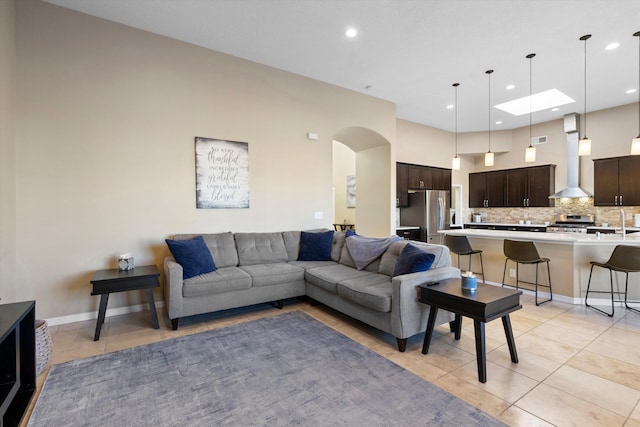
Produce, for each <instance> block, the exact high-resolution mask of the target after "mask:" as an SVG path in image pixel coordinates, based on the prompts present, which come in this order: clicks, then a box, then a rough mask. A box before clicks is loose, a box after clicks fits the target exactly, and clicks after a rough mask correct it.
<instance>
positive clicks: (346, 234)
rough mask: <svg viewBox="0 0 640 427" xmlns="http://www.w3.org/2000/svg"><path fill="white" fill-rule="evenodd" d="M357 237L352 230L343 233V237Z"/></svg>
mask: <svg viewBox="0 0 640 427" xmlns="http://www.w3.org/2000/svg"><path fill="white" fill-rule="evenodd" d="M357 235H358V234H357V233H356V232H355V231H353V230H347V231H346V232H345V233H344V237H351V236H357Z"/></svg>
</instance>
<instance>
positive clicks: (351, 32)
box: [344, 28, 358, 38]
mask: <svg viewBox="0 0 640 427" xmlns="http://www.w3.org/2000/svg"><path fill="white" fill-rule="evenodd" d="M344 35H345V36H347V37H351V38H353V37H355V36H357V35H358V31H357V30H356V29H355V28H349V29H348V30H347V31H346V32H345V33H344Z"/></svg>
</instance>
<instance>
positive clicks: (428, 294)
mask: <svg viewBox="0 0 640 427" xmlns="http://www.w3.org/2000/svg"><path fill="white" fill-rule="evenodd" d="M416 288H417V291H418V298H417V300H418V301H419V302H422V303H425V304H429V306H430V307H431V308H430V310H429V320H428V323H427V331H426V333H425V335H424V343H423V346H422V353H423V354H427V353H429V344H430V342H431V335H432V334H433V328H434V325H435V320H436V314H437V313H438V309H440V308H441V309H443V310H447V311H450V312H452V313H455V316H456V317H455V321H454V323H453V329H454V332H455V339H456V340H459V339H460V335H461V331H462V316H466V317H470V318H472V319H473V326H474V329H475V336H476V360H477V362H478V380H479V381H480V382H481V383H485V382H487V359H486V347H485V332H484V324H485V323H486V322H490V321H492V320H494V319H498V318H501V319H502V325H503V326H504V333H505V335H506V337H507V344H508V345H509V353H510V355H511V361H512V362H513V363H518V353H517V352H516V342H515V339H514V338H513V331H512V329H511V320H510V319H509V313H511V312H512V311H516V310H519V309H521V308H522V305H520V295H521V294H522V291H520V290H515V289H506V288H502V287H498V286H493V285H485V284H483V283H478V289H477V290H476V291H475V292H473V293H470V292H469V291H465V290H463V289H462V288H461V285H460V279H447V280H443V281H441V282H439V283H437V284H433V285H431V284H424V285H420V286H417V287H416Z"/></svg>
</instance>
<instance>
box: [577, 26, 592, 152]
mask: <svg viewBox="0 0 640 427" xmlns="http://www.w3.org/2000/svg"><path fill="white" fill-rule="evenodd" d="M590 38H591V34H586V35H584V36H582V37H580V40H583V41H584V136H583V137H582V139H581V140H580V141H579V142H578V155H579V156H589V155H591V140H590V139H589V137H587V40H589V39H590Z"/></svg>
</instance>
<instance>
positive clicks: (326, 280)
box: [304, 264, 374, 294]
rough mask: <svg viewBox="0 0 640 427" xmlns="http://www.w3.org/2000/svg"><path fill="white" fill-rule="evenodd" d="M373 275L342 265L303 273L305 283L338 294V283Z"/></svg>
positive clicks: (318, 268) (313, 269) (317, 268)
mask: <svg viewBox="0 0 640 427" xmlns="http://www.w3.org/2000/svg"><path fill="white" fill-rule="evenodd" d="M371 274H374V273H371V272H369V271H360V270H356V269H355V268H351V267H347V266H345V265H342V264H334V265H328V266H323V267H316V268H311V269H309V270H307V271H305V273H304V277H305V279H306V280H307V282H309V283H311V284H313V285H315V286H317V287H319V288H321V289H324V290H325V291H329V292H331V293H334V294H336V293H338V290H337V288H336V285H337V283H338V282H341V281H343V280H348V279H355V278H357V277H363V276H368V275H371Z"/></svg>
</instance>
